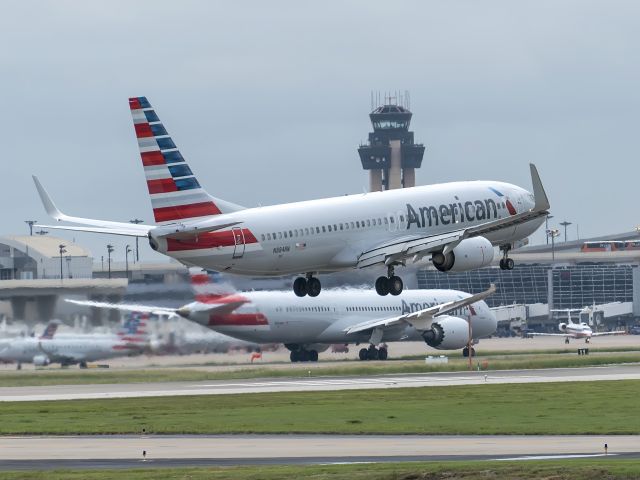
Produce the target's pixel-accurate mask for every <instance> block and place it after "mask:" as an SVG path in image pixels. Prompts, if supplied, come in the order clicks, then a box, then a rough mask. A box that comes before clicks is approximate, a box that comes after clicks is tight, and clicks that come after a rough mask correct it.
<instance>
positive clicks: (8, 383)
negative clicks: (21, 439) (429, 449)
mask: <svg viewBox="0 0 640 480" xmlns="http://www.w3.org/2000/svg"><path fill="white" fill-rule="evenodd" d="M638 362H640V352H638V353H608V354H597V355H596V354H594V355H585V356H578V355H575V354H572V355H560V354H557V355H545V354H538V355H523V356H522V357H518V358H510V357H509V356H505V357H502V356H494V357H486V356H482V357H477V358H475V359H474V360H473V364H474V368H476V369H482V370H489V371H490V370H517V369H537V368H563V367H586V366H599V365H616V364H628V363H638ZM223 368H224V369H223V370H218V371H207V370H205V369H202V368H177V369H174V368H160V367H158V368H146V369H133V370H128V369H117V370H116V369H114V370H108V369H94V370H91V369H90V370H78V369H76V368H73V369H46V370H36V371H19V372H16V371H4V372H0V387H22V386H47V385H81V384H107V383H149V382H178V381H189V382H195V381H207V380H232V379H253V378H285V377H287V378H302V377H308V376H314V377H318V376H348V375H385V374H400V373H431V372H454V371H464V370H467V369H468V361H467V359H463V358H450V359H449V363H448V364H436V365H427V364H425V362H424V359H421V360H407V361H405V360H395V361H387V362H360V361H353V362H351V361H349V362H344V364H338V365H336V363H335V362H332V363H329V364H323V362H319V363H315V364H313V363H310V364H304V365H292V366H290V367H289V366H279V367H276V366H269V365H265V366H258V367H250V368H247V367H239V366H229V367H223Z"/></svg>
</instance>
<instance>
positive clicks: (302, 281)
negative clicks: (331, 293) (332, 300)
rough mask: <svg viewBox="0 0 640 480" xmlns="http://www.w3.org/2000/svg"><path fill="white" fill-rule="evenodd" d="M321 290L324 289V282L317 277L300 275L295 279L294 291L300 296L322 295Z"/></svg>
mask: <svg viewBox="0 0 640 480" xmlns="http://www.w3.org/2000/svg"><path fill="white" fill-rule="evenodd" d="M320 290H322V284H321V283H320V280H318V279H317V278H315V277H308V278H304V277H298V278H296V279H295V280H294V281H293V293H295V294H296V295H297V296H298V297H304V296H305V295H309V296H310V297H317V296H318V295H320Z"/></svg>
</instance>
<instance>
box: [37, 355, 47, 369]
mask: <svg viewBox="0 0 640 480" xmlns="http://www.w3.org/2000/svg"><path fill="white" fill-rule="evenodd" d="M50 363H51V361H49V357H47V356H46V355H36V356H35V357H33V365H34V366H36V367H46V366H47V365H49V364H50Z"/></svg>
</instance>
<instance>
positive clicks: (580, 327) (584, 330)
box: [528, 308, 627, 343]
mask: <svg viewBox="0 0 640 480" xmlns="http://www.w3.org/2000/svg"><path fill="white" fill-rule="evenodd" d="M552 311H554V312H566V313H567V321H566V322H561V323H559V324H558V330H560V331H561V332H563V333H536V332H532V333H529V334H528V335H531V336H535V337H564V343H569V338H584V342H585V343H589V341H590V340H591V337H601V336H604V335H623V334H625V333H627V332H625V331H624V330H616V331H613V332H594V331H593V330H592V329H591V327H590V326H589V325H588V324H586V323H585V322H579V323H574V322H573V320H572V319H571V312H576V311H577V312H582V309H580V308H578V309H564V310H552Z"/></svg>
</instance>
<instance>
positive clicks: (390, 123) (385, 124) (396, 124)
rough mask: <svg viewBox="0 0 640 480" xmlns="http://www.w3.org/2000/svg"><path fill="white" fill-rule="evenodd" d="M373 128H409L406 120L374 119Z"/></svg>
mask: <svg viewBox="0 0 640 480" xmlns="http://www.w3.org/2000/svg"><path fill="white" fill-rule="evenodd" d="M373 128H374V129H376V130H390V129H393V128H404V129H406V128H409V122H407V121H406V120H376V121H375V122H373Z"/></svg>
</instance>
